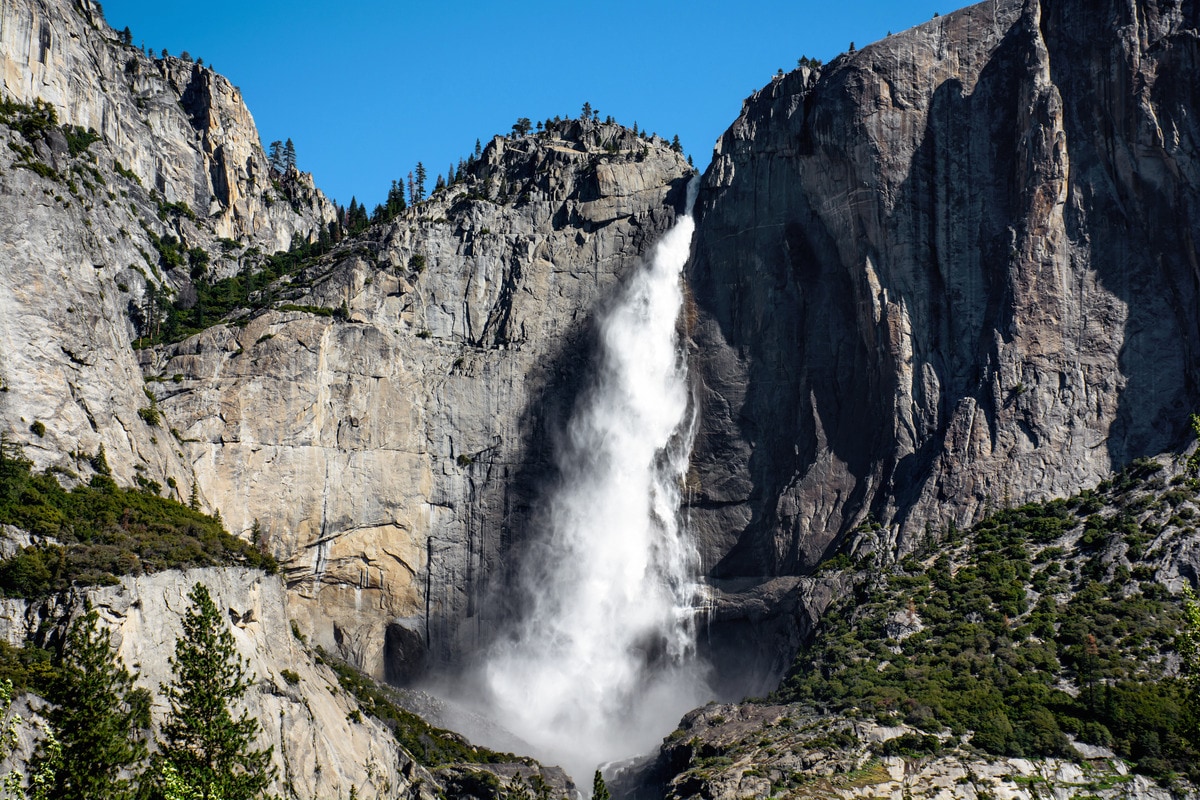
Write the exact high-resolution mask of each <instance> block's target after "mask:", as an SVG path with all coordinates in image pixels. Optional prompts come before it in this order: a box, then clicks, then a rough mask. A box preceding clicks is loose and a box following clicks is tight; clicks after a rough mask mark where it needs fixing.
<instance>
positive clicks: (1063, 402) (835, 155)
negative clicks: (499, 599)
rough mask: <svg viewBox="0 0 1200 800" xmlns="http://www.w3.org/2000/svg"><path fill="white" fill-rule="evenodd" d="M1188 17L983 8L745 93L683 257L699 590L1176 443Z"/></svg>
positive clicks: (1183, 350)
mask: <svg viewBox="0 0 1200 800" xmlns="http://www.w3.org/2000/svg"><path fill="white" fill-rule="evenodd" d="M1198 18H1200V6H1198V4H1196V3H1194V2H1183V3H1167V2H1156V0H1140V1H1139V2H1115V0H1114V1H1113V2H1104V3H1100V4H1099V5H1096V4H1093V3H1083V2H1081V1H1080V0H1042V1H1041V2H1037V1H1035V0H1030V1H1029V2H1025V3H1021V2H1012V1H1010V0H999V1H998V2H987V3H983V4H980V5H976V6H973V7H971V8H968V9H965V10H962V11H960V12H957V13H954V14H950V15H948V16H944V17H940V18H936V19H934V20H933V21H931V22H929V23H926V24H924V25H922V26H920V27H917V28H915V29H912V30H910V31H906V32H904V33H902V34H899V35H895V36H891V37H889V38H887V39H885V40H883V41H881V42H879V43H876V44H874V45H871V46H869V47H866V48H864V49H863V50H861V51H858V52H857V53H854V54H851V55H848V56H843V57H840V58H838V59H837V60H835V61H834V62H833V63H831V64H829V65H827V66H826V67H825V68H824V69H823V70H822V71H821V72H819V73H817V72H814V71H812V70H810V69H808V68H801V69H798V70H797V71H795V72H792V73H791V74H789V75H787V76H785V77H782V78H779V79H776V80H775V81H773V82H772V83H771V84H770V85H768V86H767V87H765V88H764V89H762V90H761V91H759V92H758V93H756V94H755V95H754V96H752V97H751V98H749V99H748V100H747V101H746V103H745V105H744V107H743V110H742V113H741V115H740V116H739V118H738V119H737V121H736V122H735V123H734V125H733V127H731V128H730V129H729V131H728V132H727V133H726V134H725V135H724V136H723V137H722V139H721V140H720V142H719V143H718V146H717V153H716V158H715V160H714V162H713V164H712V166H711V167H710V168H709V170H708V171H707V173H706V174H705V177H704V181H703V185H702V189H701V193H700V199H699V202H698V205H697V210H698V231H697V237H696V241H695V245H694V248H693V257H692V261H691V263H690V265H689V276H690V280H691V284H692V288H693V291H694V297H695V302H696V306H697V309H698V313H697V316H696V321H695V324H694V327H693V329H692V337H693V342H694V365H695V368H696V371H697V372H698V374H699V376H700V381H701V385H702V389H701V396H702V407H703V413H702V417H701V420H702V427H701V431H700V435H699V437H698V439H697V446H696V452H695V454H694V456H693V467H692V476H691V483H692V486H693V489H694V496H695V500H694V507H693V510H692V514H693V517H692V519H693V523H694V525H695V528H696V530H697V531H698V532H699V534H700V536H701V538H702V547H703V549H704V552H705V554H706V563H708V564H710V565H711V570H712V573H713V575H714V576H715V578H716V579H717V580H718V581H727V582H731V583H737V582H742V583H744V582H747V581H749V582H753V581H754V580H755V579H756V578H757V579H759V580H762V579H764V576H776V575H787V574H803V573H805V572H806V571H808V570H809V569H811V568H812V567H813V566H814V565H815V564H816V563H817V562H818V561H819V560H820V559H822V558H823V557H827V556H829V555H831V554H832V553H834V552H835V551H836V550H837V548H839V547H840V546H842V544H843V542H846V541H847V540H850V543H848V544H846V546H847V547H858V548H862V547H882V548H885V549H887V550H890V551H893V552H900V553H903V552H905V551H906V550H907V549H908V548H910V547H911V546H912V545H913V543H914V540H915V539H916V538H918V537H919V536H920V534H921V532H922V530H923V529H924V527H925V526H926V525H932V526H934V527H939V526H944V525H947V524H950V523H955V524H958V525H966V524H969V523H970V522H972V521H974V520H976V519H978V518H979V517H980V516H981V514H982V513H983V512H984V510H985V509H986V507H987V506H988V504H993V505H995V504H1000V503H1008V502H1012V503H1018V502H1021V501H1024V500H1029V499H1035V498H1044V497H1049V496H1055V495H1064V494H1067V493H1070V492H1072V491H1075V490H1078V489H1080V488H1082V487H1084V486H1087V485H1089V484H1093V483H1095V482H1096V481H1098V480H1100V479H1101V478H1103V477H1104V476H1106V475H1107V474H1109V473H1110V471H1111V470H1113V469H1114V468H1116V467H1120V466H1121V465H1123V464H1125V463H1127V462H1128V461H1130V460H1131V459H1133V458H1135V457H1138V456H1142V455H1148V454H1156V453H1160V452H1164V451H1168V450H1172V449H1175V448H1178V447H1179V446H1181V445H1182V444H1183V443H1184V441H1185V440H1186V439H1187V438H1188V436H1187V416H1188V413H1189V412H1191V411H1193V410H1195V409H1196V408H1197V407H1200V386H1198V383H1197V378H1198V377H1200V374H1198V373H1200V370H1198V365H1200V361H1198V359H1197V349H1198V347H1200V330H1198V328H1197V317H1198V314H1197V307H1198V306H1197V301H1198V299H1200V298H1198V297H1197V280H1198V275H1200V269H1198V264H1197V256H1196V253H1197V250H1196V241H1197V238H1198V234H1200V215H1198V214H1197V213H1196V211H1195V209H1196V207H1197V203H1198V201H1200V197H1198V192H1200V161H1198V160H1197V152H1198V151H1197V147H1198V145H1200V131H1198V130H1197V127H1196V119H1197V111H1200V108H1198V102H1197V100H1198V98H1197V95H1196V92H1197V90H1196V81H1195V74H1196V68H1197V60H1198V57H1200V39H1198V36H1197V32H1196V29H1197V24H1198ZM868 518H873V519H874V520H875V521H878V522H880V523H883V526H884V527H883V529H882V531H879V532H876V533H873V534H869V535H867V536H852V535H851V534H852V531H853V530H854V529H855V527H856V526H858V525H859V524H860V523H862V522H863V521H865V520H867V519H868Z"/></svg>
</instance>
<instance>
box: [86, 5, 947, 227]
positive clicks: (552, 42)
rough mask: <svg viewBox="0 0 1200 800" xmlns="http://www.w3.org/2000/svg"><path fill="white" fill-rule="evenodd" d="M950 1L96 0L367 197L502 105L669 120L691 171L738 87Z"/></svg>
mask: <svg viewBox="0 0 1200 800" xmlns="http://www.w3.org/2000/svg"><path fill="white" fill-rule="evenodd" d="M965 4H966V3H965V2H964V0H959V2H956V3H955V5H954V6H953V7H950V6H942V5H939V4H938V3H937V2H933V1H932V0H833V2H829V0H823V1H822V2H813V1H812V0H791V2H788V1H787V0H774V1H773V2H761V1H760V0H745V2H743V3H740V4H735V3H733V2H729V0H724V1H723V2H719V3H718V2H712V0H696V2H692V3H686V4H684V3H681V4H673V3H672V4H668V3H661V2H654V0H649V1H648V2H647V1H646V0H642V2H632V1H631V0H608V2H604V3H597V2H588V1H587V0H555V1H554V2H550V0H524V2H521V1H519V0H518V2H513V1H512V0H509V2H506V3H499V2H484V1H483V0H422V1H421V2H417V1H416V0H399V1H398V2H382V1H380V0H363V1H361V2H356V1H355V0H343V2H340V3H331V2H328V0H321V1H320V2H317V1H316V0H294V2H288V3H283V2H276V0H237V2H234V0H206V2H203V3H200V2H184V0H165V1H164V0H103V6H104V13H105V18H106V19H107V20H108V22H109V24H110V25H112V26H113V27H114V28H116V29H117V30H121V29H122V28H123V27H125V26H126V25H128V26H129V28H130V30H131V31H132V32H133V42H134V44H135V45H140V44H143V43H144V44H146V45H147V46H149V47H151V48H153V49H154V51H155V52H160V51H162V49H163V48H166V49H167V50H168V51H169V52H170V53H171V54H172V55H179V54H180V52H181V51H183V50H187V51H188V52H189V53H190V54H191V55H192V57H193V58H196V57H202V58H203V59H204V61H205V63H206V64H212V65H213V66H214V67H215V68H216V69H217V71H218V72H220V73H222V74H224V75H225V76H227V77H228V78H229V79H230V80H231V81H233V83H234V84H236V85H238V86H240V87H241V89H242V93H243V95H244V96H245V98H246V103H247V105H248V106H249V107H250V111H251V113H253V114H254V118H255V121H256V122H257V123H258V130H259V134H260V135H261V136H262V139H263V141H264V143H269V142H271V141H272V140H274V139H287V138H288V137H291V139H292V140H293V141H294V142H295V145H296V152H297V161H298V164H299V166H300V168H301V169H303V170H305V171H310V172H312V173H313V175H314V177H315V179H316V183H317V185H318V186H319V187H321V188H322V189H323V190H324V191H325V192H326V194H328V195H330V196H331V197H333V198H334V199H336V200H337V201H338V202H339V203H342V204H349V202H350V198H351V196H352V195H354V196H357V198H358V200H359V201H360V202H364V203H366V204H367V206H368V208H370V207H373V206H374V205H375V203H378V202H380V201H382V200H383V198H384V195H385V194H386V192H387V189H388V186H390V184H391V181H392V180H393V179H399V178H402V177H403V176H404V175H406V174H407V173H408V172H409V170H411V169H412V168H413V166H414V165H415V164H416V163H417V161H423V162H424V163H425V166H426V168H427V169H428V171H429V175H430V184H431V186H432V181H433V176H434V175H436V174H438V173H444V172H445V171H446V169H447V167H449V166H450V164H451V163H452V162H454V163H456V162H457V161H458V159H459V158H463V157H465V156H467V155H468V154H469V153H470V151H471V150H472V149H473V148H474V146H475V140H476V139H477V138H479V139H483V140H484V141H486V140H487V139H488V137H490V136H491V135H493V134H496V133H507V132H508V131H510V130H511V128H512V124H513V123H514V122H515V121H516V120H517V118H518V117H529V118H530V119H532V120H534V121H536V120H539V119H546V118H548V117H553V116H555V115H556V114H558V115H562V116H578V114H579V110H580V107H581V106H582V105H583V103H584V101H587V102H590V103H591V104H592V106H593V107H594V108H596V109H598V110H599V112H600V115H601V117H605V116H608V115H610V114H611V115H612V116H613V117H614V118H615V119H616V120H617V121H618V122H621V123H623V124H626V125H632V124H633V123H634V122H637V123H638V125H639V127H640V128H644V129H647V130H650V131H654V132H656V133H658V134H660V135H663V136H665V137H667V138H670V137H671V136H672V135H675V134H678V135H679V137H680V139H681V141H682V142H683V145H684V149H685V150H686V151H687V152H688V153H689V154H690V155H692V157H693V158H694V160H695V163H696V165H697V166H698V167H700V168H703V167H705V166H706V165H707V164H708V162H709V160H710V159H711V156H712V147H713V144H714V142H716V140H717V137H718V136H720V134H721V133H722V132H723V131H724V130H725V129H726V128H727V127H728V126H729V125H730V123H732V122H733V120H734V119H735V118H736V117H737V114H738V111H739V110H740V108H741V102H742V99H743V98H745V97H746V96H747V95H749V94H750V93H751V92H752V91H754V90H755V89H757V88H759V87H760V86H762V85H763V84H765V83H767V82H768V81H769V80H770V78H771V75H772V74H773V73H774V72H775V70H776V69H778V68H780V67H782V68H783V69H784V70H790V69H792V68H794V67H795V65H796V59H797V58H799V57H800V56H801V55H808V56H810V57H813V58H819V59H822V60H824V61H828V60H829V59H831V58H832V57H834V56H835V55H837V54H838V53H840V52H842V51H843V50H845V49H846V47H847V46H848V45H849V43H850V42H851V41H853V42H855V44H856V45H858V46H859V47H861V46H863V45H864V44H867V43H868V42H872V41H875V40H876V39H880V38H882V37H883V36H885V35H886V34H887V33H888V32H889V31H893V32H898V31H901V30H903V29H905V28H908V27H911V26H913V25H916V24H918V23H921V22H924V21H926V20H928V19H930V18H931V17H932V16H933V14H934V12H935V11H936V12H941V13H946V12H949V11H952V10H954V8H956V7H958V6H959V5H965Z"/></svg>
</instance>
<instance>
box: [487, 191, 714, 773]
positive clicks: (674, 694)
mask: <svg viewBox="0 0 1200 800" xmlns="http://www.w3.org/2000/svg"><path fill="white" fill-rule="evenodd" d="M689 195H691V193H690V192H689ZM692 199H693V197H692V196H689V203H688V214H687V215H685V216H684V217H682V218H680V220H679V221H678V222H677V223H676V224H675V226H674V227H673V228H672V229H671V231H670V232H668V233H667V234H666V236H665V237H664V238H663V239H662V240H661V241H660V242H659V243H658V245H657V247H656V248H655V251H654V255H653V258H652V259H651V261H650V262H649V263H647V264H645V265H644V266H643V267H642V268H641V269H640V270H639V271H638V272H637V273H636V274H635V275H634V276H633V277H632V279H631V280H630V281H629V283H628V284H627V285H626V286H625V287H624V288H623V291H622V294H621V296H620V298H619V299H618V302H617V303H616V304H615V305H614V307H613V308H612V309H611V310H610V311H609V312H608V313H607V315H606V316H605V317H604V319H603V320H602V323H601V329H600V334H601V336H600V339H601V343H600V354H599V356H600V357H599V359H598V368H599V370H600V372H599V374H598V375H597V381H596V384H595V387H594V390H593V391H592V392H590V393H589V394H588V395H586V396H585V397H584V398H583V399H582V400H581V401H580V402H579V403H578V404H577V406H576V408H575V410H574V413H573V416H572V418H571V421H570V424H569V427H568V430H567V432H566V436H565V440H564V442H563V443H562V445H561V446H560V447H559V453H558V465H559V469H560V472H561V476H562V481H561V483H560V485H559V486H558V488H557V490H556V491H555V492H554V493H553V495H552V496H551V497H550V499H549V530H547V531H545V532H543V533H544V535H543V537H542V538H541V539H539V540H538V542H537V544H536V545H535V546H534V547H533V548H531V550H530V551H529V552H528V553H527V556H528V558H527V561H526V564H525V567H526V568H525V570H524V572H523V584H524V587H523V588H524V590H525V591H526V593H527V595H528V598H529V603H530V604H531V607H529V608H527V609H524V615H523V618H522V619H521V621H520V622H519V623H517V624H516V626H515V630H514V631H512V635H510V636H508V637H505V638H503V639H502V640H501V641H500V642H499V643H497V644H496V645H495V646H494V647H493V648H492V649H491V651H490V652H489V653H488V654H487V656H486V663H485V666H484V674H483V678H484V682H485V684H486V687H485V688H486V691H487V692H488V694H490V696H491V697H490V700H489V701H488V702H489V705H490V706H491V708H490V710H489V713H490V714H491V715H493V716H494V718H495V719H496V720H497V721H498V722H499V723H500V724H502V725H503V726H504V727H506V728H508V729H509V730H511V731H512V732H513V733H514V734H516V735H517V736H519V737H521V738H522V739H524V740H525V741H526V742H528V743H529V744H530V745H531V746H532V747H533V748H535V751H536V752H535V754H536V755H538V756H539V758H541V759H542V760H543V761H545V762H548V763H557V764H560V765H562V766H563V767H564V768H565V769H566V770H567V771H568V772H569V773H570V774H571V775H572V776H573V777H574V778H575V779H576V780H577V781H579V782H580V784H581V788H586V787H587V786H588V785H590V784H589V782H588V781H589V778H590V776H591V773H592V770H594V769H595V768H596V767H597V766H598V765H600V764H601V763H605V762H608V761H612V760H615V759H618V758H624V757H628V756H632V755H636V754H639V753H644V752H647V751H649V750H650V749H652V748H653V747H654V746H655V745H657V744H658V743H659V742H660V741H661V739H662V737H663V736H664V735H666V734H667V733H668V732H670V731H671V730H672V729H673V728H674V727H675V725H676V723H677V722H678V720H679V718H680V716H682V714H683V713H685V712H686V711H687V710H688V709H690V708H693V707H695V706H696V705H699V704H701V703H703V702H704V700H706V699H707V697H706V696H705V694H706V692H707V687H706V685H705V682H704V679H703V669H702V666H701V664H700V663H699V662H698V661H697V659H696V654H695V623H694V617H695V602H694V601H695V599H696V595H697V591H698V586H697V584H696V582H695V573H696V568H697V562H698V557H697V553H696V550H695V547H694V545H693V544H692V543H691V542H690V541H689V540H688V538H687V536H686V530H684V529H683V527H682V526H681V524H680V519H679V507H680V487H681V485H682V483H683V480H684V477H685V474H686V470H687V462H688V456H689V453H690V450H691V444H692V435H693V423H694V414H693V411H694V407H693V403H691V402H690V395H689V389H688V383H687V364H686V359H685V358H684V353H683V348H682V346H681V344H680V342H679V337H678V335H677V333H676V323H677V320H678V318H679V314H680V310H681V308H682V305H683V293H682V289H681V286H680V272H681V270H682V268H683V265H684V262H685V261H686V260H687V257H688V249H689V246H690V243H691V238H692V231H693V230H694V227H695V226H694V223H693V221H692V218H691V201H692Z"/></svg>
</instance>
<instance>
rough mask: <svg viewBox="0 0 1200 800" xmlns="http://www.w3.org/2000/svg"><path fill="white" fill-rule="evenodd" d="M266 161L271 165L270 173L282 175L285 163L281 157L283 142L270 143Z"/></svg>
mask: <svg viewBox="0 0 1200 800" xmlns="http://www.w3.org/2000/svg"><path fill="white" fill-rule="evenodd" d="M267 161H268V162H269V163H270V165H271V171H272V172H274V173H276V174H278V175H282V174H283V172H284V169H285V168H286V162H285V161H284V157H283V142H281V141H280V140H278V139H276V140H275V141H273V142H271V149H270V150H269V151H268V153H267Z"/></svg>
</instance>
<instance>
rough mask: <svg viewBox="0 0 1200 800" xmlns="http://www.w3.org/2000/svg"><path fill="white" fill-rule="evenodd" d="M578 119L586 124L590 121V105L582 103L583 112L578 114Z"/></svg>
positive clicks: (585, 102)
mask: <svg viewBox="0 0 1200 800" xmlns="http://www.w3.org/2000/svg"><path fill="white" fill-rule="evenodd" d="M579 118H580V119H581V120H583V121H584V122H587V121H588V120H590V119H591V118H592V104H591V103H589V102H587V101H584V103H583V110H582V111H581V112H580V114H579Z"/></svg>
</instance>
